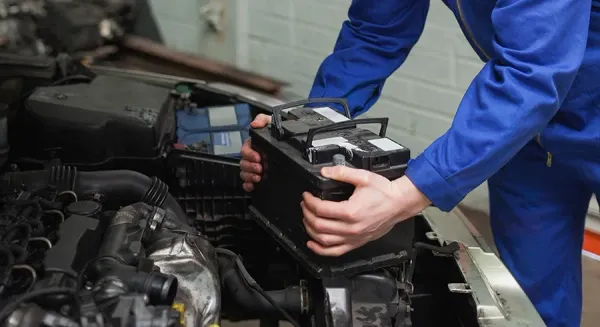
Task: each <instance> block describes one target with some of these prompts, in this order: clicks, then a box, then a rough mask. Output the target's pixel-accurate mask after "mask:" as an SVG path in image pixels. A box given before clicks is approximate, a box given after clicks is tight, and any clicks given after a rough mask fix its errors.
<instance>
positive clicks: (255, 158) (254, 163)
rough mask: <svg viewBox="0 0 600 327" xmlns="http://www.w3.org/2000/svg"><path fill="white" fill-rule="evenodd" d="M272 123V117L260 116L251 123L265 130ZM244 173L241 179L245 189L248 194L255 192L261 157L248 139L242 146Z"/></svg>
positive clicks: (241, 162) (258, 178)
mask: <svg viewBox="0 0 600 327" xmlns="http://www.w3.org/2000/svg"><path fill="white" fill-rule="evenodd" d="M270 123H271V116H267V115H263V114H259V115H258V116H256V118H255V119H254V120H253V121H252V123H250V126H251V127H252V128H263V127H265V126H267V125H268V124H270ZM240 167H241V169H242V172H241V173H240V177H241V178H242V180H243V181H244V184H243V188H244V190H245V191H246V192H252V190H254V184H255V183H258V182H260V174H261V173H262V166H261V165H260V155H259V154H258V152H256V151H254V150H252V146H251V140H250V139H247V140H246V142H244V145H243V146H242V160H241V161H240Z"/></svg>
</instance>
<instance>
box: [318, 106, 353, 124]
mask: <svg viewBox="0 0 600 327" xmlns="http://www.w3.org/2000/svg"><path fill="white" fill-rule="evenodd" d="M313 111H314V112H316V113H318V114H319V115H321V116H323V117H325V118H327V119H329V120H331V121H332V122H334V123H339V122H342V121H346V120H349V119H348V117H346V116H344V115H342V114H340V113H339V112H337V111H335V110H333V109H331V108H328V107H323V108H315V109H313Z"/></svg>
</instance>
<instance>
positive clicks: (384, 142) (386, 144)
mask: <svg viewBox="0 0 600 327" xmlns="http://www.w3.org/2000/svg"><path fill="white" fill-rule="evenodd" d="M369 143H371V144H373V145H374V146H376V147H378V148H380V149H381V150H383V151H397V150H402V149H404V147H403V146H402V145H400V144H398V143H396V142H394V141H392V140H390V139H388V138H387V137H386V138H383V139H374V140H369Z"/></svg>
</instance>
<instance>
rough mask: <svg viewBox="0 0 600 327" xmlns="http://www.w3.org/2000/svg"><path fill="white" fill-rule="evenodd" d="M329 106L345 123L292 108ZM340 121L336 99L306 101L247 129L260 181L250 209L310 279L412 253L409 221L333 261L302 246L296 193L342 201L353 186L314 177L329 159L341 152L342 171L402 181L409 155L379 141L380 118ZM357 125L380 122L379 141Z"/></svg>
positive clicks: (304, 237)
mask: <svg viewBox="0 0 600 327" xmlns="http://www.w3.org/2000/svg"><path fill="white" fill-rule="evenodd" d="M331 102H340V103H342V104H343V105H344V108H345V109H346V117H345V116H344V115H342V114H339V113H337V112H336V111H334V110H333V109H330V108H327V107H323V108H316V107H300V106H302V105H306V104H307V103H311V104H314V103H331ZM348 117H350V114H349V110H348V109H347V105H346V104H345V101H343V100H339V99H309V100H305V101H299V102H295V103H290V104H287V105H283V106H279V107H275V108H273V117H272V119H273V123H272V124H271V125H270V126H268V127H265V128H261V129H251V130H250V137H251V139H252V147H253V148H254V150H256V151H257V152H258V153H259V154H260V155H261V158H262V166H263V174H262V178H261V181H260V182H259V183H257V185H256V187H255V190H254V191H253V192H252V197H253V198H252V206H251V207H250V211H251V213H252V215H253V216H254V217H255V218H256V219H257V221H258V223H259V224H260V225H261V226H263V227H264V228H265V229H266V230H267V231H269V232H270V233H271V235H272V236H273V237H275V238H276V239H277V240H278V241H279V243H280V244H281V245H282V246H283V247H284V248H285V249H286V250H287V251H288V252H290V253H291V254H292V255H293V256H295V257H296V258H297V259H298V260H299V261H300V262H301V264H302V265H303V266H304V267H305V268H306V269H307V270H308V271H309V272H310V273H311V274H312V275H313V276H315V277H316V278H329V277H335V276H340V275H348V274H355V273H360V272H363V271H368V270H373V269H378V268H384V267H389V266H393V265H397V264H400V263H402V262H404V261H406V260H407V259H408V258H409V253H410V252H411V249H412V243H413V235H414V221H413V219H412V218H411V219H408V220H405V221H403V222H401V223H399V224H397V225H396V226H395V227H394V228H393V229H392V230H391V231H390V232H389V233H388V234H386V235H385V236H383V237H382V238H380V239H378V240H375V241H372V242H369V243H367V244H366V245H364V246H362V247H360V248H358V249H355V250H353V251H351V252H349V253H346V254H344V255H342V256H339V257H324V256H320V255H317V254H316V253H314V252H312V251H311V250H310V249H309V248H308V247H307V246H306V243H307V241H308V240H309V239H310V237H309V235H308V234H307V232H306V230H305V228H304V225H303V223H302V219H303V214H302V210H301V207H300V202H301V201H302V193H303V192H310V193H312V194H313V195H315V196H316V197H319V198H321V199H325V200H331V201H343V200H347V199H348V198H349V197H350V196H351V195H352V192H353V190H354V186H353V185H350V184H347V183H342V182H338V181H335V180H331V179H328V178H325V177H323V176H322V175H321V172H320V171H321V168H322V167H325V166H331V165H332V164H333V163H332V160H333V156H334V155H335V154H338V153H341V154H344V155H345V158H346V160H347V161H346V165H347V166H350V167H354V168H361V169H366V170H369V171H373V172H376V173H378V174H380V175H382V176H385V177H386V178H388V179H391V180H393V179H396V178H399V177H401V176H403V174H404V171H405V170H406V165H407V163H408V161H409V159H410V150H409V149H407V148H406V147H403V146H402V145H400V144H398V143H396V142H394V141H392V140H390V139H388V138H386V137H385V132H386V129H387V122H388V120H387V118H367V119H356V120H351V119H349V118H348ZM362 124H380V132H379V135H378V134H376V133H374V132H372V131H371V130H369V129H364V128H360V127H361V126H360V125H362ZM307 140H308V142H307ZM307 143H309V146H307ZM377 144H379V146H381V147H379V146H377Z"/></svg>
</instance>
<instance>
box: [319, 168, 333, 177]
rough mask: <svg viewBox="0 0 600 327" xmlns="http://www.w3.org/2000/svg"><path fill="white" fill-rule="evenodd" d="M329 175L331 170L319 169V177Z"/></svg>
mask: <svg viewBox="0 0 600 327" xmlns="http://www.w3.org/2000/svg"><path fill="white" fill-rule="evenodd" d="M329 173H331V168H329V167H323V168H322V169H321V175H323V176H326V175H329Z"/></svg>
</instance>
